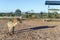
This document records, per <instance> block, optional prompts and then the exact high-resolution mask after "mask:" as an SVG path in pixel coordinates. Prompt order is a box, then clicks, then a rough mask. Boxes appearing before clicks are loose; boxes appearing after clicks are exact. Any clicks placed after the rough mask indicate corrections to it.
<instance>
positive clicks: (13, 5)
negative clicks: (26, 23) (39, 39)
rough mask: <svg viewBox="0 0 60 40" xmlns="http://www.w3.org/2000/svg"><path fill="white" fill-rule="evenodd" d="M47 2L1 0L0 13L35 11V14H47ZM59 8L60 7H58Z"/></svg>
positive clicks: (40, 0) (36, 0)
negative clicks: (18, 10)
mask: <svg viewBox="0 0 60 40" xmlns="http://www.w3.org/2000/svg"><path fill="white" fill-rule="evenodd" d="M45 1H46V0H0V12H14V11H15V10H16V9H20V10H21V11H22V12H26V11H30V10H34V12H41V11H43V12H47V10H48V7H47V5H45ZM57 8H58V7H57Z"/></svg>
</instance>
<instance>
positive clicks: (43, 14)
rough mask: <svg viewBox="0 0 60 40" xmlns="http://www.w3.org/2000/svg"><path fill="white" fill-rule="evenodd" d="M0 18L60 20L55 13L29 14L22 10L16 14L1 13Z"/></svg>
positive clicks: (16, 11) (58, 15) (59, 15)
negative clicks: (19, 17)
mask: <svg viewBox="0 0 60 40" xmlns="http://www.w3.org/2000/svg"><path fill="white" fill-rule="evenodd" d="M0 16H13V17H14V16H22V17H23V18H57V19H59V18H60V14H59V13H57V12H54V13H44V12H40V13H34V12H33V13H29V12H24V13H22V12H21V10H19V9H17V10H15V12H10V13H0Z"/></svg>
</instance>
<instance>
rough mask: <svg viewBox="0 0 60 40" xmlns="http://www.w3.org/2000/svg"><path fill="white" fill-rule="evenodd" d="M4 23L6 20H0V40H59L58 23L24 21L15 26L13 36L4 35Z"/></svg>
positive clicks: (35, 20)
mask: <svg viewBox="0 0 60 40" xmlns="http://www.w3.org/2000/svg"><path fill="white" fill-rule="evenodd" d="M6 23H7V20H0V40H60V22H46V21H43V20H40V19H34V20H24V21H23V23H22V24H21V23H19V24H18V25H16V28H15V31H16V32H15V34H13V35H8V34H7V33H6V32H7V26H6Z"/></svg>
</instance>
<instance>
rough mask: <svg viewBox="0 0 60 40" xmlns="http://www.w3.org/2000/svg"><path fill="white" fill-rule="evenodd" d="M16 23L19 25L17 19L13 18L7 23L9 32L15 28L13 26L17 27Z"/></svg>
mask: <svg viewBox="0 0 60 40" xmlns="http://www.w3.org/2000/svg"><path fill="white" fill-rule="evenodd" d="M17 23H19V20H18V18H14V19H13V20H12V21H9V22H8V23H7V26H8V30H9V32H11V29H12V28H13V27H15V26H16V25H17Z"/></svg>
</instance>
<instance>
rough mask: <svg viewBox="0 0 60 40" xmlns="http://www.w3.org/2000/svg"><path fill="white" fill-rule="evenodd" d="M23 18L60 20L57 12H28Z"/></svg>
mask: <svg viewBox="0 0 60 40" xmlns="http://www.w3.org/2000/svg"><path fill="white" fill-rule="evenodd" d="M23 17H25V18H57V19H59V18H60V14H59V13H57V12H54V13H43V12H40V13H28V12H26V13H25V14H23Z"/></svg>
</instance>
